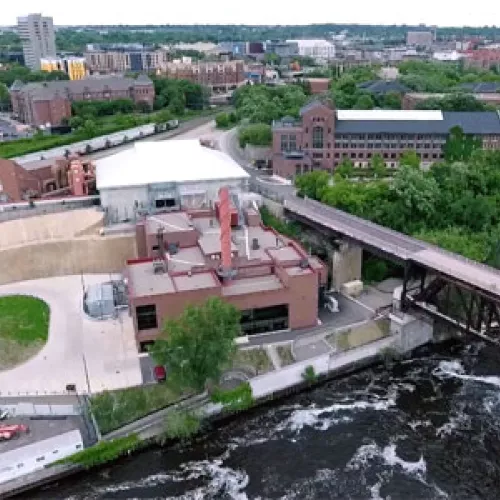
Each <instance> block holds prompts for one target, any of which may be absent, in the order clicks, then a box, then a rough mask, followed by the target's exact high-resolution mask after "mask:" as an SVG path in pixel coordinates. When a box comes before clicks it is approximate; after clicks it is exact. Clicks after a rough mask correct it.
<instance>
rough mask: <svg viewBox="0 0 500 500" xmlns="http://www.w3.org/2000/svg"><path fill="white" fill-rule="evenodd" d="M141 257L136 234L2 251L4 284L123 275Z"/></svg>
mask: <svg viewBox="0 0 500 500" xmlns="http://www.w3.org/2000/svg"><path fill="white" fill-rule="evenodd" d="M136 255H137V252H136V246H135V235H134V234H127V235H117V236H106V237H102V236H87V237H82V238H72V239H67V240H56V241H46V242H41V243H33V244H29V245H22V246H18V247H10V248H6V249H3V250H0V262H2V272H1V273H0V285H4V284H6V283H13V282H16V281H24V280H32V279H39V278H50V277H54V276H64V275H70V274H80V273H84V274H94V273H117V272H122V271H123V268H124V267H125V261H126V260H127V259H133V258H135V257H136Z"/></svg>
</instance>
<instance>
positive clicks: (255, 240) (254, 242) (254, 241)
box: [252, 238, 260, 250]
mask: <svg viewBox="0 0 500 500" xmlns="http://www.w3.org/2000/svg"><path fill="white" fill-rule="evenodd" d="M259 248H260V245H259V239H258V238H252V250H258V249H259Z"/></svg>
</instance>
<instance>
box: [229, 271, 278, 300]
mask: <svg viewBox="0 0 500 500" xmlns="http://www.w3.org/2000/svg"><path fill="white" fill-rule="evenodd" d="M281 289H283V283H281V281H280V279H279V278H278V277H277V276H275V275H274V274H272V275H270V276H258V277H255V278H242V279H235V280H233V281H230V282H229V283H228V284H226V285H224V286H223V287H222V295H223V296H224V297H227V296H230V295H245V294H247V293H259V292H269V291H272V290H281Z"/></svg>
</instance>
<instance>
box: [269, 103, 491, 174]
mask: <svg viewBox="0 0 500 500" xmlns="http://www.w3.org/2000/svg"><path fill="white" fill-rule="evenodd" d="M456 126H458V127H461V128H462V130H463V131H464V133H465V134H467V135H472V136H475V137H476V138H478V139H480V140H481V144H482V147H483V148H485V149H500V116H499V114H498V113H497V112H495V111H484V112H482V111H479V112H445V111H443V112H442V111H438V110H436V111H405V110H385V109H384V110H368V111H364V110H337V109H335V107H334V106H333V103H332V102H331V101H330V102H328V101H326V102H320V101H319V100H318V101H313V102H310V103H309V104H306V105H305V106H304V107H303V108H302V109H301V110H300V119H299V120H297V119H295V118H292V117H285V118H283V119H282V120H279V121H275V122H274V123H273V172H274V174H275V175H278V176H280V177H284V178H288V179H293V178H294V177H295V176H296V175H301V174H304V173H306V172H311V171H313V170H325V171H327V172H333V171H334V170H335V168H337V167H338V165H340V163H341V162H342V161H343V160H344V159H349V160H350V161H352V162H353V164H354V166H355V167H360V168H363V167H367V166H368V165H369V164H370V162H371V160H372V158H373V157H374V156H375V155H380V156H381V157H382V159H383V161H384V162H385V163H386V165H387V167H389V168H397V167H398V165H399V159H400V157H401V155H402V154H403V153H404V152H405V151H408V150H412V151H416V153H417V155H418V157H419V159H420V161H421V164H422V166H424V167H426V166H429V165H431V164H432V163H435V162H438V161H441V160H442V159H443V158H444V151H443V147H444V145H445V144H446V139H447V137H448V134H449V132H450V129H452V128H453V127H456Z"/></svg>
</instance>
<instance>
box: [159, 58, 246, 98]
mask: <svg viewBox="0 0 500 500" xmlns="http://www.w3.org/2000/svg"><path fill="white" fill-rule="evenodd" d="M161 73H162V74H164V75H165V76H166V77H168V78H176V79H179V80H189V81H191V82H194V83H199V84H200V85H203V86H205V87H208V88H209V89H210V90H211V91H213V92H227V91H229V90H234V89H236V88H237V87H239V86H241V85H243V84H244V83H245V80H246V75H245V63H244V62H243V61H216V62H214V61H207V62H204V61H201V62H199V61H197V62H191V61H189V62H188V61H184V62H168V63H166V64H164V65H163V66H162V68H161Z"/></svg>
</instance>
